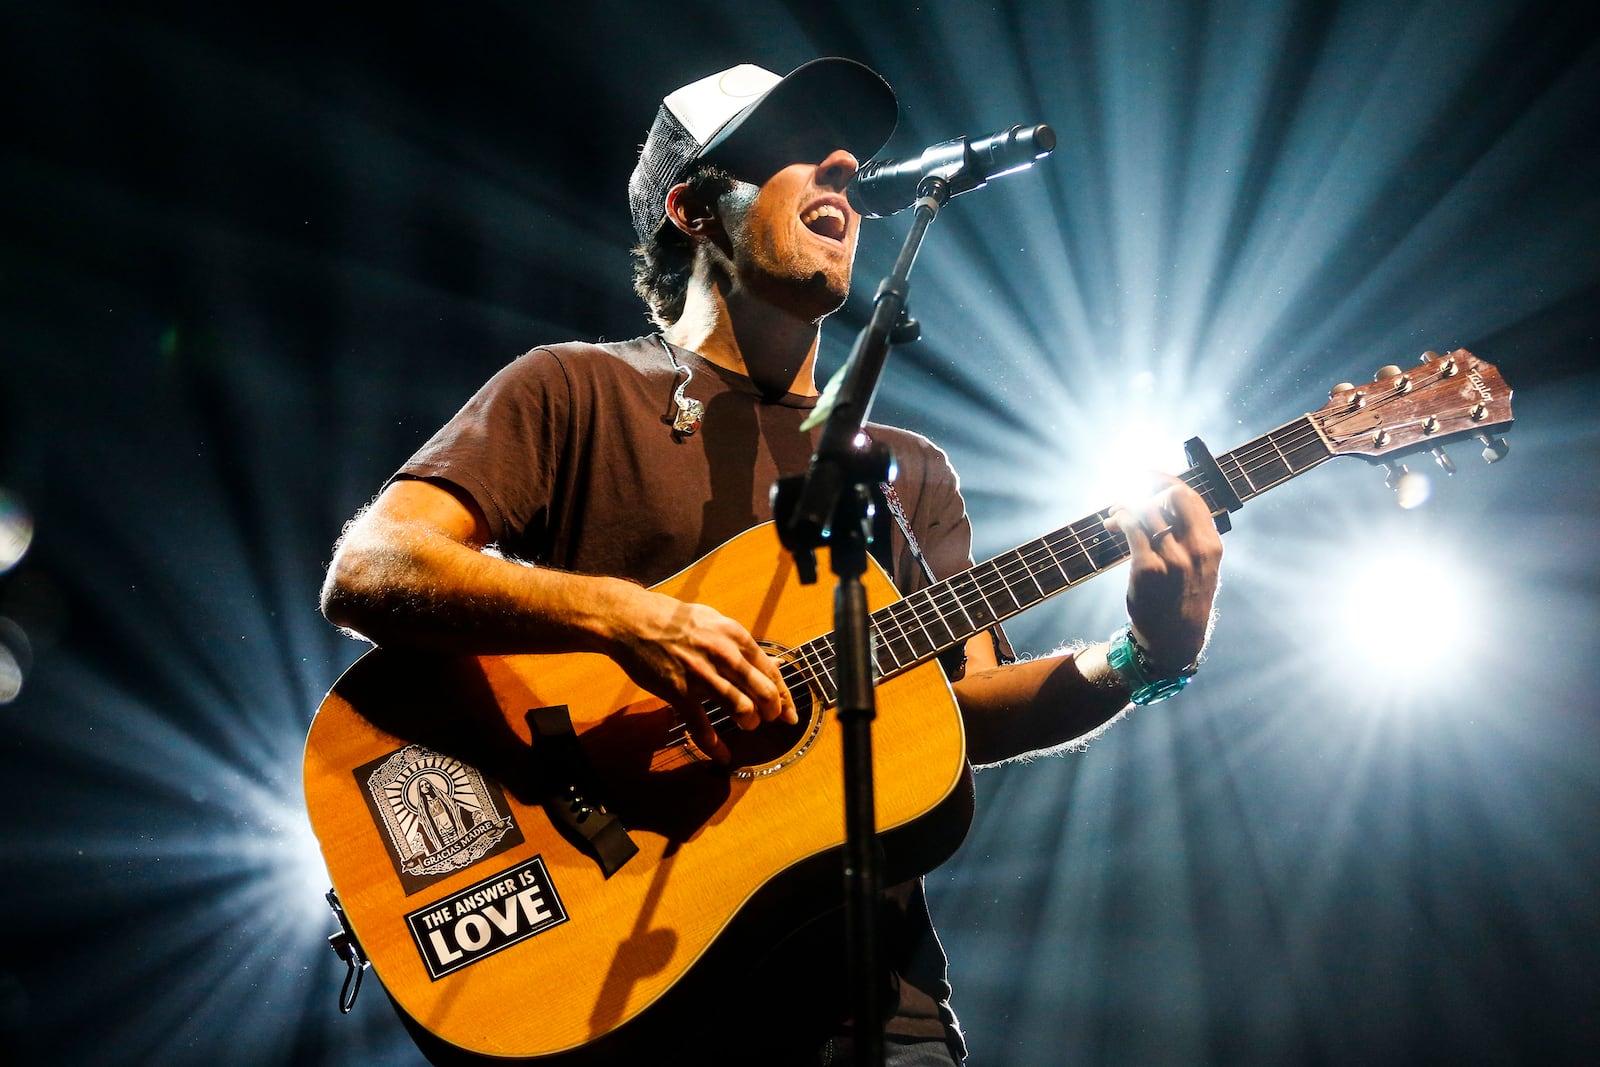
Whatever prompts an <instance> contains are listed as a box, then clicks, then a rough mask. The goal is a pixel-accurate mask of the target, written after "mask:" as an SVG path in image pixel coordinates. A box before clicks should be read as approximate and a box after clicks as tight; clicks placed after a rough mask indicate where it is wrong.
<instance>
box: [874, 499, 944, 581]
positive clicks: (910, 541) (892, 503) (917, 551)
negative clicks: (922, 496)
mask: <svg viewBox="0 0 1600 1067" xmlns="http://www.w3.org/2000/svg"><path fill="white" fill-rule="evenodd" d="M878 491H879V492H880V493H882V494H883V502H884V503H885V504H888V505H889V513H890V514H891V515H893V516H894V521H895V524H896V525H897V526H899V527H900V532H901V533H902V534H904V535H905V539H906V545H907V546H908V547H909V548H910V549H911V558H912V559H915V560H916V561H917V562H918V563H919V564H921V566H922V573H923V574H926V575H927V576H928V581H930V582H937V581H938V580H939V579H938V578H936V577H935V576H934V573H933V568H932V567H930V566H929V565H928V560H927V558H926V557H925V556H923V554H922V546H921V545H919V544H917V535H916V534H914V533H912V532H911V520H910V519H908V518H906V509H905V505H904V504H901V503H900V494H899V493H898V492H896V491H895V488H894V483H893V482H879V483H878ZM885 569H886V570H889V571H891V573H892V571H893V568H890V567H887V566H886V567H885Z"/></svg>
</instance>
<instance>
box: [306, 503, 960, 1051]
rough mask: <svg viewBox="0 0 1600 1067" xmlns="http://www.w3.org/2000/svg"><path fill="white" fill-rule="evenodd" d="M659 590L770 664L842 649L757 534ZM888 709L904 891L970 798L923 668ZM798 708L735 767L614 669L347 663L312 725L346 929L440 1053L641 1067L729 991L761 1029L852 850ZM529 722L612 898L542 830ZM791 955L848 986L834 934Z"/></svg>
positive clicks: (389, 658)
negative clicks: (795, 654) (583, 822)
mask: <svg viewBox="0 0 1600 1067" xmlns="http://www.w3.org/2000/svg"><path fill="white" fill-rule="evenodd" d="M822 562H823V565H824V567H825V566H826V559H825V558H824V560H823V561H822ZM864 581H865V583H866V585H867V589H868V600H869V603H870V605H871V606H872V607H873V608H875V609H876V608H878V607H880V606H882V605H884V604H887V603H889V602H891V601H894V600H895V599H897V594H896V593H895V590H894V588H893V586H892V585H891V584H890V582H889V579H888V578H887V576H885V575H884V574H883V573H882V571H881V570H878V569H877V568H876V567H874V568H873V569H872V571H871V573H870V574H868V575H867V576H866V578H865V579H864ZM657 589H658V590H659V591H661V592H663V593H667V594H669V595H672V596H674V597H677V598H679V599H682V600H685V601H694V602H699V603H704V604H708V605H711V606H713V607H715V608H717V609H718V610H720V611H722V612H723V613H724V614H726V615H729V616H730V617H732V618H736V619H738V620H740V621H741V622H742V623H744V624H745V625H746V626H747V627H748V628H749V629H750V631H751V633H752V634H754V635H755V636H756V638H757V639H758V640H761V641H763V642H765V643H767V644H768V645H769V647H772V648H774V650H775V654H776V655H778V656H779V657H780V659H781V658H782V651H781V650H784V649H790V648H794V647H796V646H799V645H801V644H803V643H805V642H807V641H810V640H812V639H813V638H816V637H818V636H819V635H824V634H827V633H828V632H830V631H831V630H832V627H833V615H832V602H833V595H832V593H833V590H832V585H831V583H828V582H819V583H818V584H816V585H812V586H804V585H801V584H799V582H798V581H797V579H796V576H795V570H794V565H793V561H792V559H791V558H790V557H789V556H788V554H787V553H786V552H785V551H784V550H783V549H782V548H781V546H780V545H779V543H778V540H777V537H776V534H775V532H774V530H773V528H772V527H771V526H770V524H769V525H766V526H760V527H757V528H755V529H753V530H751V531H748V532H747V533H745V534H743V535H741V536H740V537H738V538H736V539H734V540H733V541H730V542H729V543H728V544H726V545H724V546H723V547H722V548H720V549H718V550H717V551H716V552H714V553H713V554H712V555H710V556H708V557H706V558H705V559H703V560H701V561H700V562H698V563H696V564H694V565H693V566H691V567H690V568H688V569H687V570H685V571H683V572H681V573H680V574H678V575H676V576H675V577H673V578H671V579H669V580H668V581H666V582H664V583H662V584H661V585H660V586H658V587H657ZM791 688H792V687H791ZM877 693H878V704H877V707H878V718H877V719H876V720H875V722H874V727H873V740H874V759H875V770H876V776H875V782H876V791H877V818H878V825H879V827H880V828H881V829H883V830H885V831H898V832H893V833H889V834H887V835H886V838H885V849H886V854H887V859H888V868H887V872H886V877H887V879H888V881H890V882H891V883H892V882H893V881H897V880H903V879H904V878H908V877H911V876H913V875H915V874H917V873H922V872H925V871H927V870H931V869H932V868H933V867H935V866H937V865H938V863H940V862H942V861H943V860H944V859H945V858H946V857H947V856H948V855H949V854H950V853H951V852H952V851H954V849H955V847H956V846H957V845H958V844H959V843H960V840H961V838H962V836H963V835H964V834H965V832H966V827H967V825H968V823H969V821H970V817H971V792H970V780H969V778H968V772H967V768H966V759H965V741H964V736H963V732H962V726H961V720H960V717H959V713H958V712H957V710H956V706H955V702H954V699H953V696H952V694H951V692H950V688H949V685H948V683H947V682H946V680H945V677H944V674H943V671H942V670H941V669H940V667H939V666H938V665H937V663H935V662H932V661H929V662H925V663H923V664H921V665H920V666H917V667H914V668H912V669H910V670H909V671H906V672H904V673H902V674H898V675H896V676H895V677H893V678H890V679H888V680H886V681H884V682H883V683H882V684H881V685H880V686H879V688H878V690H877ZM796 698H797V703H798V704H799V705H800V710H801V718H802V722H801V724H800V725H799V726H797V727H789V726H784V725H781V724H769V725H768V726H764V727H762V728H761V729H759V730H756V731H752V732H749V733H739V732H733V733H724V736H725V737H726V738H727V739H728V741H729V742H730V745H731V747H733V749H734V755H735V760H734V764H735V766H734V768H733V769H732V770H730V769H728V768H724V767H721V766H719V765H717V764H714V763H712V762H710V761H709V760H706V759H704V758H702V757H701V756H700V755H699V754H698V752H696V751H695V750H694V749H693V748H692V747H691V746H689V745H687V744H686V743H682V742H675V740H674V739H675V737H676V736H677V735H676V734H675V733H674V728H675V727H676V726H677V721H676V718H675V716H674V715H673V713H672V712H671V711H670V709H667V708H665V707H664V706H663V705H662V702H661V701H660V700H658V699H657V698H655V697H652V696H650V695H649V694H647V693H645V692H644V691H642V690H640V689H639V688H637V687H636V686H635V685H633V683H632V682H631V681H630V680H629V679H628V678H627V676H626V675H624V674H623V673H622V671H621V670H620V669H619V668H617V667H616V665H615V664H613V663H612V662H611V661H610V660H608V659H606V658H604V657H602V656H598V655H589V654H571V655H527V656H488V657H457V658H431V657H426V656H419V655H417V654H415V653H399V652H392V651H389V650H375V651H373V652H370V653H368V654H367V655H365V656H363V657H362V658H361V659H360V660H359V661H358V662H357V663H356V664H354V665H353V666H352V667H351V668H350V670H349V671H347V672H346V673H345V674H344V676H343V677H341V678H340V679H339V681H338V682H337V684H336V685H335V686H334V688H333V690H332V691H331V692H330V693H329V694H328V696H327V698H326V700H325V701H324V702H323V704H322V706H321V708H320V709H319V710H318V712H317V716H316V719H315V721H314V723H313V724H312V728H311V733H310V736H309V739H308V741H307V746H306V758H305V790H306V803H307V807H308V809H309V812H310V816H311V823H312V827H313V829H314V830H315V832H316V835H317V838H318V840H319V841H320V842H321V845H322V851H323V855H324V858H325V860H326V862H327V866H328V870H329V873H330V875H331V876H332V880H333V885H334V888H335V891H336V892H337V894H338V898H339V900H340V902H341V904H342V906H343V908H344V911H345V914H346V916H347V918H348V922H349V924H350V927H351V930H352V932H353V933H354V935H355V937H356V939H357V941H358V942H359V944H360V946H361V948H362V951H363V952H364V953H365V955H366V957H367V958H368V959H369V960H370V961H371V962H372V964H373V967H374V969H375V970H376V971H377V973H378V975H379V976H380V977H381V979H382V980H383V983H384V986H385V987H386V989H387V991H388V993H389V995H390V997H391V998H392V999H393V1000H394V1001H395V1003H396V1005H397V1006H398V1007H399V1009H400V1010H401V1012H402V1013H403V1014H404V1015H405V1016H407V1017H408V1018H409V1020H410V1021H411V1023H412V1024H413V1029H414V1031H416V1032H417V1036H418V1038H419V1042H420V1043H422V1044H423V1045H424V1047H425V1048H427V1049H428V1050H429V1052H430V1055H432V1056H435V1057H436V1058H440V1059H444V1058H449V1054H451V1053H453V1052H456V1051H463V1052H465V1053H471V1054H478V1055H486V1056H493V1057H508V1058H534V1059H537V1058H541V1057H555V1056H558V1055H559V1056H562V1058H563V1059H566V1058H567V1056H566V1054H569V1053H575V1052H578V1051H580V1050H581V1052H582V1053H583V1056H582V1057H575V1058H585V1059H587V1058H593V1059H595V1060H596V1061H598V1062H607V1061H609V1062H616V1061H617V1059H618V1058H619V1057H620V1056H622V1055H624V1054H626V1052H625V1050H626V1049H628V1048H629V1047H635V1046H636V1047H638V1048H640V1049H645V1048H654V1049H655V1050H656V1051H657V1053H659V1051H660V1049H661V1048H662V1047H663V1045H662V1044H661V1043H660V1042H661V1040H662V1035H664V1034H666V1035H670V1038H669V1040H680V1041H681V1040H684V1039H685V1038H686V1036H688V1034H690V1033H696V1032H698V1033H696V1036H694V1037H692V1038H690V1040H691V1047H698V1044H699V1041H700V1039H701V1038H702V1037H703V1036H704V1032H706V1031H711V1030H714V1029H715V1026H713V1025H712V1020H713V1018H717V1019H721V1018H725V1017H727V1016H728V1015H729V1014H730V1013H733V1012H735V1011H742V1010H744V1009H742V1008H737V1007H734V1005H737V1004H738V1002H739V999H738V998H739V995H740V994H741V993H751V994H754V996H753V997H752V1003H751V1005H750V1010H752V1011H754V1010H757V1008H759V1007H762V1006H765V1007H771V1006H772V1005H771V1003H770V1002H771V1001H773V1000H790V999H791V998H789V997H788V996H787V994H785V993H783V992H780V990H779V989H778V988H776V987H775V986H774V985H773V984H772V983H773V981H774V979H775V978H779V977H781V976H782V975H783V974H787V973H791V969H790V966H789V965H790V960H791V957H790V953H789V950H785V951H784V953H783V955H782V959H781V961H778V962H774V963H772V964H771V965H768V966H763V965H762V962H761V961H762V959H763V958H764V954H765V953H767V952H768V951H769V950H771V948H772V946H773V945H775V944H777V943H778V942H779V941H781V940H782V939H783V938H784V936H785V935H787V934H789V933H791V932H792V931H795V930H800V929H803V928H806V927H807V926H808V924H811V923H814V922H816V921H817V920H819V918H822V919H823V920H824V921H829V920H827V917H828V916H829V915H830V914H831V913H836V912H837V910H838V907H839V904H840V899H841V884H840V879H841V874H840V864H839V861H838V849H839V847H840V846H841V845H842V844H843V840H844V832H843V826H844V823H843V810H844V809H843V783H842V780H841V773H842V772H841V753H840V733H841V731H840V729H839V726H838V724H837V722H836V720H835V718H834V716H833V712H832V710H831V708H829V707H825V706H824V705H825V703H826V700H825V698H824V697H822V696H821V695H820V694H817V693H815V692H813V693H811V694H810V699H809V700H808V699H806V698H805V695H804V694H801V693H796ZM531 709H556V712H557V718H558V719H561V720H563V721H569V722H570V724H571V733H572V735H575V737H576V741H577V743H576V746H572V745H570V744H569V745H568V746H567V747H568V749H571V748H576V750H577V751H578V752H579V753H581V756H580V764H577V765H574V764H570V763H569V764H566V765H565V769H570V770H571V771H572V772H573V775H574V776H577V777H579V778H581V781H582V788H581V790H580V793H581V796H579V798H578V800H577V801H576V802H575V803H577V804H579V805H587V806H589V807H591V808H593V809H595V815H594V817H596V818H600V817H602V816H604V815H605V814H607V813H609V814H610V815H613V816H615V817H616V819H617V820H618V821H620V823H621V824H622V827H623V828H625V831H626V835H627V838H628V839H629V840H631V842H632V846H633V847H636V848H637V852H636V853H635V854H632V855H631V858H627V859H626V861H625V862H622V863H621V865H620V867H618V868H617V869H616V870H615V871H614V873H612V874H610V876H609V877H608V876H607V875H606V873H605V872H604V871H603V870H602V863H601V861H600V860H599V859H597V858H596V856H595V855H594V854H593V853H592V851H590V850H587V849H585V848H584V847H582V846H583V844H584V842H583V841H582V839H581V837H580V836H578V835H576V834H575V833H574V832H573V830H574V828H573V826H572V825H565V826H563V825H562V824H560V823H559V822H557V821H553V820H552V817H551V812H552V808H551V803H552V801H551V798H552V797H559V796H562V795H563V794H562V790H563V789H564V788H565V786H566V785H567V784H568V783H565V782H562V781H556V780H554V779H555V778H559V777H564V776H565V775H564V774H563V773H561V772H560V771H552V769H551V766H550V764H549V762H548V761H545V762H538V761H535V760H534V759H533V758H532V753H533V752H535V751H560V750H561V740H562V739H561V738H559V737H557V738H554V739H553V740H552V739H549V738H547V737H545V736H539V737H537V738H535V737H534V736H533V733H532V729H531V727H530V723H529V721H528V719H527V713H528V712H529V711H530V710H531ZM567 740H568V741H570V735H569V737H568V739H567ZM541 745H548V746H549V747H548V748H546V749H541V748H540V746H541ZM569 754H570V753H569ZM557 766H558V767H562V766H563V765H561V764H559V763H558V764H557ZM565 795H566V796H567V797H568V798H569V799H570V797H571V794H565ZM602 806H603V808H602ZM578 829H579V830H581V829H582V827H581V826H579V827H578ZM829 924H830V925H831V921H830V922H829ZM796 943H797V944H799V943H804V944H805V945H806V947H814V948H816V949H818V953H817V954H818V956H819V958H820V959H822V960H823V961H824V963H823V966H825V967H828V968H840V969H834V970H832V972H831V977H832V978H833V979H835V980H836V982H837V984H838V985H839V986H842V985H843V984H844V982H843V977H844V973H843V971H842V967H843V959H842V957H841V956H839V955H838V949H837V945H836V942H835V940H834V939H833V938H832V937H821V936H812V934H811V933H807V934H806V935H804V936H802V937H801V938H799V939H797V942H796ZM791 948H794V946H793V945H791ZM806 969H807V968H806V966H802V965H796V966H795V967H794V968H793V969H792V973H793V974H796V975H803V974H805V973H806ZM806 980H809V979H806ZM791 1003H792V1000H791ZM797 1006H798V1005H797ZM804 1014H806V1013H805V1012H803V1011H802V1012H801V1015H802V1016H803V1015H804ZM686 1019H688V1020H700V1022H696V1023H691V1024H686V1021H685V1020H686Z"/></svg>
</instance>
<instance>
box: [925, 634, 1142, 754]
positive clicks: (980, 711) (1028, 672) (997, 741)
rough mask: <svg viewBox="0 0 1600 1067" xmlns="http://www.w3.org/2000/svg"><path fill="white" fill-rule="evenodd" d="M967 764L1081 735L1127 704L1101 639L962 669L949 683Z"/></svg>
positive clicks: (1091, 731) (1055, 745)
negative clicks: (956, 679)
mask: <svg viewBox="0 0 1600 1067" xmlns="http://www.w3.org/2000/svg"><path fill="white" fill-rule="evenodd" d="M953 688H954V689H955V693H956V698H957V700H958V701H959V702H960V704H961V715H962V719H963V720H964V722H965V724H966V730H967V746H968V755H969V758H970V759H971V760H972V762H973V763H974V764H978V765H983V764H988V763H1000V762H1003V761H1005V760H1008V759H1014V758H1016V757H1018V756H1025V755H1028V754H1030V753H1036V752H1043V751H1048V750H1050V749H1055V748H1060V747H1061V746H1063V745H1068V744H1071V743H1073V742H1077V741H1083V740H1085V739H1087V738H1088V737H1090V736H1092V735H1093V734H1094V733H1095V732H1096V731H1098V730H1101V729H1103V728H1104V727H1105V726H1106V725H1107V724H1109V723H1110V722H1112V721H1113V720H1114V719H1116V718H1117V716H1118V715H1120V714H1121V713H1122V711H1123V709H1124V708H1126V707H1127V704H1128V691H1127V689H1126V688H1125V687H1124V686H1123V684H1122V682H1121V681H1120V680H1119V679H1118V678H1117V675H1116V673H1115V672H1113V671H1112V670H1111V668H1110V666H1109V665H1108V664H1107V663H1106V646H1105V645H1104V644H1095V645H1088V646H1086V647H1083V648H1079V649H1076V650H1074V651H1071V652H1067V653H1063V654H1061V655H1055V656H1045V657H1041V658H1039V659H1032V660H1024V661H1022V662H1019V663H1011V664H1007V665H1005V666H990V667H980V668H977V669H972V670H969V671H968V672H967V674H966V676H965V677H963V678H962V679H961V681H959V682H957V683H955V685H954V687H953Z"/></svg>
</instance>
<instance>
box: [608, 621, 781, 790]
mask: <svg viewBox="0 0 1600 1067" xmlns="http://www.w3.org/2000/svg"><path fill="white" fill-rule="evenodd" d="M616 618H617V628H616V630H615V631H614V632H613V633H612V634H611V635H610V642H609V644H610V647H609V648H608V649H607V653H608V654H609V655H610V656H611V658H612V659H614V660H616V662H617V664H618V665H619V666H621V667H622V669H623V670H624V671H625V672H627V675H628V677H629V678H631V679H633V681H634V683H635V684H636V685H638V686H639V687H640V688H641V689H644V690H646V691H648V692H651V693H654V694H655V695H656V696H658V697H660V698H661V699H663V700H665V701H667V702H668V703H669V704H671V705H672V707H673V708H674V710H676V711H677V712H678V715H679V717H680V718H681V719H682V720H683V722H684V725H685V726H686V727H687V728H688V730H689V736H690V737H692V738H693V739H694V742H695V744H696V745H698V746H699V748H700V750H701V751H702V752H704V753H706V754H707V755H708V756H710V757H711V758H713V759H715V760H718V761H719V762H722V763H726V762H728V761H729V759H731V754H730V753H729V751H728V746H727V745H726V744H725V743H724V742H723V740H722V738H721V737H719V736H718V735H717V732H716V730H715V728H714V727H713V726H712V723H711V718H710V716H709V715H708V714H707V712H706V708H705V703H704V702H706V701H711V702H715V703H717V704H719V705H721V707H722V708H723V709H724V710H726V711H727V712H728V713H729V714H730V715H731V716H732V718H733V721H734V723H735V725H737V726H738V727H739V728H740V729H741V730H753V729H755V728H756V727H758V726H760V725H761V724H762V723H764V722H772V721H774V720H776V719H782V720H783V721H784V722H787V723H797V722H799V721H800V720H799V714H798V713H797V712H796V710H795V705H794V697H793V696H792V695H791V694H790V693H789V689H788V687H787V686H786V685H784V682H783V676H782V674H781V673H779V670H778V664H777V662H776V661H774V660H773V658H772V657H771V656H769V655H767V653H766V651H765V650H764V649H762V647H761V646H760V645H759V644H757V643H756V639H755V638H754V637H752V636H751V635H750V631H748V630H746V629H745V628H744V627H743V626H742V625H740V624H739V623H738V622H736V621H735V620H733V619H730V618H729V617H728V616H726V615H724V614H722V613H721V612H719V611H717V610H716V609H715V608H710V607H707V606H706V605H704V604H691V603H687V602H685V601H682V600H677V599H675V598H673V597H670V596H666V595H663V594H661V593H655V592H652V591H650V590H648V589H636V595H635V596H634V597H633V598H632V602H631V603H630V604H628V606H627V607H626V609H625V610H623V611H620V612H618V613H617V616H616Z"/></svg>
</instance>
